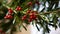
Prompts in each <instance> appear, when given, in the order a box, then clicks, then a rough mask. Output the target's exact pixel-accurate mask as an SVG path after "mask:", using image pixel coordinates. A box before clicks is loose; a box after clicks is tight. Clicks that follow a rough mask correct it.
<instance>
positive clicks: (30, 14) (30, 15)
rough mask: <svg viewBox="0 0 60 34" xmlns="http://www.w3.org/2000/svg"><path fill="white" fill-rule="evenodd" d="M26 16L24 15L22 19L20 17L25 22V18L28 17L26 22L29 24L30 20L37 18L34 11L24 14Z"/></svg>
mask: <svg viewBox="0 0 60 34" xmlns="http://www.w3.org/2000/svg"><path fill="white" fill-rule="evenodd" d="M26 14H28V16H29V17H28V16H27V15H24V16H23V17H22V20H26V19H27V17H28V19H27V20H28V22H31V21H32V20H36V18H37V15H36V14H37V12H34V11H31V10H28V11H27V12H26Z"/></svg>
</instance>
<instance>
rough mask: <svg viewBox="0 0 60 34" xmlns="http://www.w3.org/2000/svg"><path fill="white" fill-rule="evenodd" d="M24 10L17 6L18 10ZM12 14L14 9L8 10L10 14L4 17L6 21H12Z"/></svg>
mask: <svg viewBox="0 0 60 34" xmlns="http://www.w3.org/2000/svg"><path fill="white" fill-rule="evenodd" d="M21 9H22V8H21V7H20V6H17V8H16V10H17V11H20V10H21ZM12 14H13V10H12V9H8V14H7V15H6V16H5V17H4V18H5V19H11V18H12Z"/></svg>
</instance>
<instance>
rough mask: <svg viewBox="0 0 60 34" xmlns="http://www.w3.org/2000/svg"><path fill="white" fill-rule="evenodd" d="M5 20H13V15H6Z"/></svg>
mask: <svg viewBox="0 0 60 34" xmlns="http://www.w3.org/2000/svg"><path fill="white" fill-rule="evenodd" d="M4 18H5V19H11V18H12V16H11V15H6V16H5V17H4Z"/></svg>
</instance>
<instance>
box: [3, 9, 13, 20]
mask: <svg viewBox="0 0 60 34" xmlns="http://www.w3.org/2000/svg"><path fill="white" fill-rule="evenodd" d="M12 13H13V10H12V9H8V14H7V15H6V16H5V17H4V18H5V19H11V18H12Z"/></svg>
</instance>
